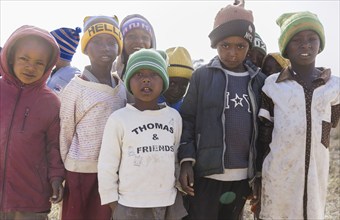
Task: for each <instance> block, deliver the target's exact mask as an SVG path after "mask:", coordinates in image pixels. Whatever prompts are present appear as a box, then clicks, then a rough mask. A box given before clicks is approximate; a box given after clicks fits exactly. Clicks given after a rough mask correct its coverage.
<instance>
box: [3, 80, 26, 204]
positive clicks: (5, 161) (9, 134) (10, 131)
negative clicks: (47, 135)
mask: <svg viewBox="0 0 340 220" xmlns="http://www.w3.org/2000/svg"><path fill="white" fill-rule="evenodd" d="M22 91H23V86H21V87H20V91H19V94H18V96H17V99H16V101H15V105H14V109H13V114H12V118H11V122H10V125H9V133H8V138H7V142H6V144H5V153H4V165H3V169H2V172H3V177H4V178H6V171H7V150H8V142H9V139H10V137H11V133H12V127H13V120H14V114H15V111H16V108H17V105H18V103H19V100H20V97H21V94H22ZM4 192H5V181H2V185H1V195H0V208H1V210H3V208H4V204H3V201H4Z"/></svg>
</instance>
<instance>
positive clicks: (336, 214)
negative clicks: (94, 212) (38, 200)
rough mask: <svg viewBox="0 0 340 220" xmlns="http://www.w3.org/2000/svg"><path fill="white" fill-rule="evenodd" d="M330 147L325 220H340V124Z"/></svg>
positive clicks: (248, 215)
mask: <svg viewBox="0 0 340 220" xmlns="http://www.w3.org/2000/svg"><path fill="white" fill-rule="evenodd" d="M331 136H332V139H331V147H330V174H329V182H328V194H327V204H326V216H325V219H327V220H328V219H329V220H331V219H340V189H339V186H340V123H339V125H338V127H337V128H336V129H333V130H332V134H331ZM58 212H59V207H58V205H54V206H52V211H51V213H50V215H49V219H50V220H58ZM244 218H245V219H247V220H248V219H253V215H252V213H251V212H250V208H249V204H246V207H245V213H244Z"/></svg>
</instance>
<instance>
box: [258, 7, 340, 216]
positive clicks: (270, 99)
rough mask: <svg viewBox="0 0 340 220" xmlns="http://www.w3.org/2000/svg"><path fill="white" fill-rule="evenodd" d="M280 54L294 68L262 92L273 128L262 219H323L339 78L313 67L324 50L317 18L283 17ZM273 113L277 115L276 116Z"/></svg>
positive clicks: (263, 113) (263, 114)
mask: <svg viewBox="0 0 340 220" xmlns="http://www.w3.org/2000/svg"><path fill="white" fill-rule="evenodd" d="M277 24H278V25H279V26H280V27H281V36H280V38H279V48H280V51H281V54H282V56H283V57H285V58H288V59H289V60H290V63H291V66H290V67H289V68H286V69H285V70H284V71H282V72H281V73H277V74H273V75H271V76H269V77H268V78H267V79H266V81H265V85H264V87H263V104H262V107H261V110H260V113H259V116H260V117H261V118H262V120H265V121H267V122H271V123H273V126H274V129H273V134H272V141H271V143H270V145H269V147H270V151H269V154H268V155H267V157H265V159H264V162H263V167H262V197H261V200H262V202H261V208H262V210H261V213H260V218H262V219H324V218H325V216H324V211H325V204H326V194H327V179H328V171H329V149H328V147H329V141H330V129H331V127H335V126H336V125H337V123H338V120H339V116H340V88H339V84H340V81H339V78H338V77H335V76H332V75H331V71H330V69H325V68H317V67H315V59H316V56H317V54H319V53H320V52H321V51H322V50H323V49H324V47H325V35H324V29H323V26H322V24H321V22H320V21H319V19H318V17H317V15H315V14H313V13H311V12H308V11H304V12H295V13H285V14H282V15H281V16H280V17H279V18H278V19H277ZM274 113H275V114H274Z"/></svg>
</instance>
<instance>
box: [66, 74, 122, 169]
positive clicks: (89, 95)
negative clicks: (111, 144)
mask: <svg viewBox="0 0 340 220" xmlns="http://www.w3.org/2000/svg"><path fill="white" fill-rule="evenodd" d="M116 78H118V76H117V77H116ZM125 105H126V89H125V87H124V84H123V82H122V81H121V80H119V83H118V85H117V86H116V87H115V88H112V87H110V86H107V85H104V84H100V83H94V82H90V81H85V80H83V79H81V78H80V77H79V76H78V75H76V76H75V77H74V78H73V79H72V80H71V81H70V83H69V84H68V85H67V86H66V88H65V89H64V91H63V93H62V95H61V109H60V120H61V122H60V125H61V131H60V153H61V157H62V159H63V162H64V164H65V168H66V169H67V170H68V171H72V172H80V173H96V172H97V162H98V156H99V151H100V147H101V142H102V136H103V131H104V127H105V124H106V121H107V119H108V117H109V116H110V115H111V113H112V112H114V111H115V110H117V109H120V108H122V107H124V106H125Z"/></svg>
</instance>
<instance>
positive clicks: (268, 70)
mask: <svg viewBox="0 0 340 220" xmlns="http://www.w3.org/2000/svg"><path fill="white" fill-rule="evenodd" d="M281 70H282V67H281V65H280V64H279V63H278V62H277V61H276V60H275V59H274V58H273V57H271V56H269V57H268V58H267V59H266V61H265V62H264V63H263V66H262V72H263V73H264V74H266V75H267V76H270V75H271V74H273V73H278V72H281Z"/></svg>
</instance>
